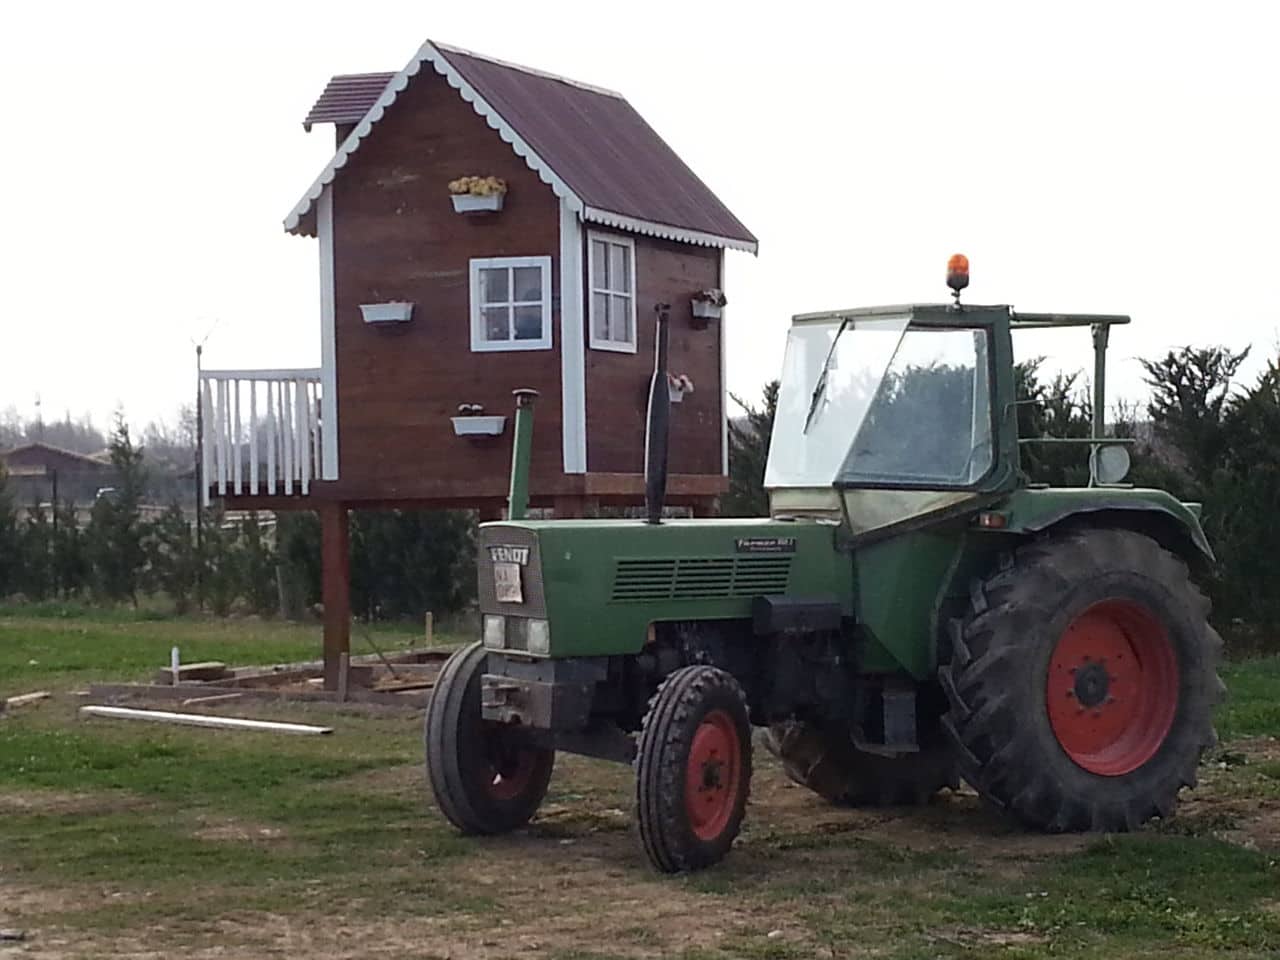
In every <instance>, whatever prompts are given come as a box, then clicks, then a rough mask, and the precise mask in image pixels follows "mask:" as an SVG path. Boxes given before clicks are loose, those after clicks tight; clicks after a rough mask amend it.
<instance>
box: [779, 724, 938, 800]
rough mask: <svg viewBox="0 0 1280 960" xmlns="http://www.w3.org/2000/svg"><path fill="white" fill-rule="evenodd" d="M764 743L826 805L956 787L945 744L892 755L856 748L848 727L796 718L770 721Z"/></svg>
mask: <svg viewBox="0 0 1280 960" xmlns="http://www.w3.org/2000/svg"><path fill="white" fill-rule="evenodd" d="M765 745H766V746H767V747H768V748H769V751H770V752H771V753H772V754H773V755H774V756H776V757H777V758H778V759H779V760H781V761H782V768H783V770H785V771H786V774H787V776H788V777H790V778H791V779H792V780H793V781H795V782H796V783H798V784H799V785H800V786H802V787H806V788H808V789H809V790H812V791H813V792H814V793H816V794H818V796H820V797H822V798H823V799H824V800H827V801H828V802H830V803H835V804H839V805H841V806H850V807H888V806H911V805H919V804H925V803H928V802H929V801H930V800H931V799H932V798H933V797H934V796H935V795H936V794H937V793H938V791H939V790H942V789H943V788H944V787H950V788H952V789H954V788H956V787H958V786H959V785H960V775H959V772H958V771H957V767H956V759H955V750H954V748H953V747H952V746H951V744H950V743H934V744H929V745H925V746H923V747H922V748H921V749H920V750H919V751H917V752H914V753H906V754H901V755H899V756H894V757H886V756H881V755H879V754H874V753H868V752H867V751H865V750H859V749H858V748H857V747H855V746H854V745H853V741H852V739H851V738H850V736H849V732H848V730H846V729H844V728H836V729H828V728H823V727H819V726H817V725H815V724H811V723H804V722H801V721H794V720H793V721H787V722H785V723H775V724H773V725H772V726H771V727H770V728H769V730H768V732H767V733H766V734H765Z"/></svg>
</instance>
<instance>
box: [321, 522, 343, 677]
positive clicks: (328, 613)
mask: <svg viewBox="0 0 1280 960" xmlns="http://www.w3.org/2000/svg"><path fill="white" fill-rule="evenodd" d="M320 537H321V547H320V554H321V568H322V573H321V579H322V581H323V585H322V593H323V596H324V688H325V689H326V690H337V689H338V677H339V674H340V671H341V658H342V657H343V656H344V655H348V654H350V652H351V549H350V547H351V543H350V532H349V530H348V527H347V506H346V504H344V503H326V504H324V505H322V506H321V507H320Z"/></svg>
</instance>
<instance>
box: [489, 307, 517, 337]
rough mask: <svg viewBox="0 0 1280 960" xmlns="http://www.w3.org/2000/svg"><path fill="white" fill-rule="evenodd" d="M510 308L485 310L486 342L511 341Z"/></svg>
mask: <svg viewBox="0 0 1280 960" xmlns="http://www.w3.org/2000/svg"><path fill="white" fill-rule="evenodd" d="M510 316H511V308H510V307H485V308H484V338H485V339H486V340H510V339H511V327H510V321H509V317H510Z"/></svg>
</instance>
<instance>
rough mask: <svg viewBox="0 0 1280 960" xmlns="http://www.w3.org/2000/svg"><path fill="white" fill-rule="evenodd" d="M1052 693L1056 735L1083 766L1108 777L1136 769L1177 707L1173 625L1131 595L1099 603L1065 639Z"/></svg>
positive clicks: (1057, 652) (1055, 661) (1049, 687)
mask: <svg viewBox="0 0 1280 960" xmlns="http://www.w3.org/2000/svg"><path fill="white" fill-rule="evenodd" d="M1045 694H1046V696H1047V697H1048V707H1049V723H1050V725H1051V726H1052V728H1053V734H1054V736H1055V737H1057V738H1058V743H1059V744H1060V745H1061V746H1062V749H1063V750H1064V751H1066V754H1067V756H1069V757H1070V758H1071V759H1072V760H1073V761H1075V763H1076V764H1077V765H1078V766H1080V767H1083V768H1084V769H1085V770H1088V771H1089V772H1090V773H1095V774H1098V775H1099V776H1103V777H1119V776H1123V775H1124V774H1126V773H1129V772H1130V771H1133V770H1136V769H1137V768H1138V767H1140V766H1142V765H1143V764H1144V763H1146V762H1147V761H1148V760H1150V759H1151V758H1152V757H1153V756H1154V755H1155V753H1156V751H1157V750H1159V749H1160V745H1161V744H1162V743H1164V739H1165V737H1166V736H1167V735H1168V733H1169V728H1170V727H1171V726H1173V717H1174V714H1175V713H1176V712H1177V709H1178V658H1177V655H1176V654H1175V653H1174V649H1173V644H1172V643H1170V642H1169V632H1168V630H1166V629H1165V626H1164V624H1162V623H1161V622H1160V621H1159V620H1158V619H1157V618H1156V617H1155V615H1154V614H1152V613H1151V611H1149V610H1148V609H1147V608H1146V607H1144V606H1142V605H1141V604H1139V603H1135V602H1134V601H1132V600H1104V601H1102V602H1101V603H1095V604H1094V605H1093V606H1091V607H1089V609H1087V610H1085V611H1084V613H1082V614H1080V616H1078V617H1076V618H1075V620H1073V621H1072V622H1071V624H1070V625H1069V626H1068V627H1067V629H1066V630H1064V631H1063V633H1062V636H1061V637H1059V638H1058V643H1057V645H1056V646H1055V647H1054V650H1053V655H1052V657H1051V658H1050V661H1049V678H1048V682H1047V684H1046V689H1045Z"/></svg>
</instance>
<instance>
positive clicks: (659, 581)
mask: <svg viewBox="0 0 1280 960" xmlns="http://www.w3.org/2000/svg"><path fill="white" fill-rule="evenodd" d="M791 559H792V558H791V557H776V556H767V557H678V558H677V557H658V558H652V559H651V558H644V559H620V560H618V561H616V565H615V567H614V574H613V593H612V600H613V602H615V603H625V602H628V601H633V600H726V599H738V598H750V597H756V596H760V595H762V594H771V593H785V592H786V590H787V580H788V578H789V577H790V575H791Z"/></svg>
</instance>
